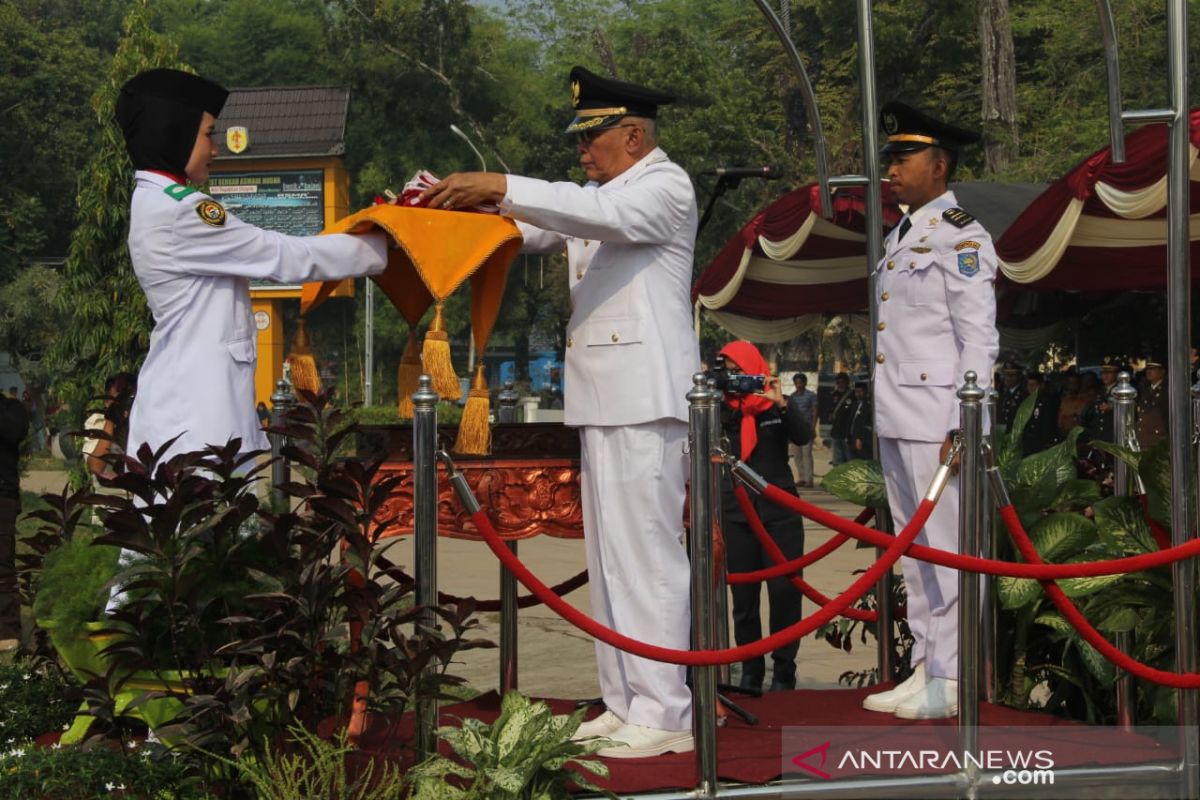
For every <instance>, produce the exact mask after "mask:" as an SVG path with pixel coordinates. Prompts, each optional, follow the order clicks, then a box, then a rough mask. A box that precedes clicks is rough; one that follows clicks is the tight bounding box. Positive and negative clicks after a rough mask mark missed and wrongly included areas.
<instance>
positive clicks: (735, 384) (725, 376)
mask: <svg viewBox="0 0 1200 800" xmlns="http://www.w3.org/2000/svg"><path fill="white" fill-rule="evenodd" d="M704 377H706V378H708V379H709V380H710V381H712V382H713V388H715V389H716V390H717V391H719V392H724V393H725V394H727V395H731V396H734V397H737V396H740V395H746V394H755V393H756V392H761V391H763V389H764V388H766V385H767V377H768V376H766V375H745V374H742V373H737V374H732V373H730V371H729V368H728V367H726V366H725V359H724V358H722V357H721V356H717V362H716V366H714V367H713V368H712V369H710V370H708V371H707V372H705V373H704Z"/></svg>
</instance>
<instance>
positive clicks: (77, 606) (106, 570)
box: [33, 511, 120, 638]
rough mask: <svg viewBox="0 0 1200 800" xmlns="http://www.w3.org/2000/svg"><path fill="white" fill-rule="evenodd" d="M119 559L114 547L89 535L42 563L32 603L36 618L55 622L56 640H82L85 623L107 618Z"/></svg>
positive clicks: (82, 535)
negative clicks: (100, 542) (60, 638)
mask: <svg viewBox="0 0 1200 800" xmlns="http://www.w3.org/2000/svg"><path fill="white" fill-rule="evenodd" d="M45 513H46V514H47V516H53V515H54V512H52V511H50V512H45ZM51 530H53V528H51ZM119 555H120V553H119V551H118V550H117V548H115V547H106V546H104V545H99V544H96V543H94V542H93V536H92V534H91V532H90V531H83V532H81V533H79V534H78V535H76V536H72V537H71V538H69V539H66V540H65V541H63V542H62V544H60V545H59V546H58V547H55V548H54V549H53V550H51V551H50V552H49V553H47V555H46V557H45V560H44V562H43V565H42V571H41V576H40V578H38V581H37V593H36V595H35V596H34V600H33V615H34V618H35V619H39V620H49V621H52V622H54V623H55V630H54V635H55V636H62V637H64V638H77V637H79V636H82V635H83V630H84V625H85V624H86V623H88V622H93V621H95V620H97V619H100V618H101V617H102V616H103V615H104V605H105V603H106V602H107V600H108V582H109V580H110V579H111V578H112V576H113V575H114V574H115V573H116V571H117V559H118V557H119Z"/></svg>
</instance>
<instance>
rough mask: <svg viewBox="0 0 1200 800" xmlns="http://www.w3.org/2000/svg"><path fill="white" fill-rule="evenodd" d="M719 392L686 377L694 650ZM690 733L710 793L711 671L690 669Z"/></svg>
mask: <svg viewBox="0 0 1200 800" xmlns="http://www.w3.org/2000/svg"><path fill="white" fill-rule="evenodd" d="M719 399H720V396H719V395H718V394H717V393H716V392H715V391H713V390H712V389H710V388H708V381H707V379H706V378H705V377H704V373H703V372H697V373H696V374H695V375H693V376H692V390H691V391H690V392H688V395H687V400H688V406H689V408H688V425H689V430H688V437H689V440H688V444H689V447H688V452H689V454H690V455H691V482H692V488H691V535H690V536H689V537H688V556H689V558H690V559H691V568H692V592H691V600H692V642H693V646H694V647H696V648H697V649H698V650H708V649H710V648H712V646H713V644H714V642H713V621H712V613H713V608H712V605H713V603H712V575H713V565H712V534H713V528H712V526H713V514H712V509H713V506H714V505H715V503H716V502H717V501H718V500H719V497H714V496H713V485H712V470H713V465H712V450H713V442H712V431H713V423H712V420H711V417H712V415H713V414H714V413H716V411H717V403H718V402H719ZM692 698H693V702H692V733H693V734H694V736H695V740H696V784H695V786H696V789H695V792H696V794H695V796H696V797H716V792H717V787H718V783H717V670H716V669H715V668H714V667H693V668H692Z"/></svg>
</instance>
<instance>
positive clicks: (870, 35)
mask: <svg viewBox="0 0 1200 800" xmlns="http://www.w3.org/2000/svg"><path fill="white" fill-rule="evenodd" d="M873 25H874V23H873V17H872V15H871V0H858V83H859V91H860V92H861V94H862V138H863V175H864V176H865V178H866V180H865V182H864V183H863V184H862V186H863V199H864V200H865V202H866V213H865V215H864V216H866V222H867V287H868V288H867V298H868V299H867V309H868V313H869V314H870V323H871V335H870V337H869V347H870V352H869V353H868V356H869V361H868V363H871V364H874V363H875V349H876V340H877V339H878V332H879V330H878V329H879V307H878V304H877V303H876V301H875V265H876V264H878V263H879V259H881V258H883V191H882V189H881V188H880V186H879V123H878V119H879V111H878V100H877V98H876V95H875V29H874V27H873ZM870 391H871V396H872V397H874V396H875V374H874V372H872V373H871V388H870ZM874 408H875V406H874V404H872V406H871V409H872V413H874ZM873 452H875V453H878V452H879V442H878V440H877V441H875V443H874V450H873ZM880 511H882V509H877V511H876V519H877V521H878V522H879V523H882V522H883V520H884V516H883V514H881V513H879V512H880ZM875 554H876V557H877V558H879V557H882V555H883V550H882V549H879V548H876V551H875ZM895 579H896V578H895V574H894V573H893V572H892V571H890V570H889V571H888V572H886V573H884V575H883V577H882V578H880V579H879V583H877V584H876V585H875V606H876V609H877V612H878V614H879V620H878V622H877V624H876V626H875V631H876V637H875V643H876V647H877V653H878V667H879V679H880V680H881V681H887V680H891V679H892V677H893V676H894V675H895V674H896V672H895V663H894V662H895V660H896V646H895V642H894V638H895V635H894V634H895V626H894V624H893V622H892V583H893V581H895Z"/></svg>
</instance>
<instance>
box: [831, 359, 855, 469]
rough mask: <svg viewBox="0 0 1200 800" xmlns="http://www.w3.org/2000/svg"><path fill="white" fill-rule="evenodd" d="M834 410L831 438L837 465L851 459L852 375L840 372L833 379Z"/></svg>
mask: <svg viewBox="0 0 1200 800" xmlns="http://www.w3.org/2000/svg"><path fill="white" fill-rule="evenodd" d="M830 399H832V400H833V410H832V411H830V412H829V438H830V439H831V440H832V447H833V460H832V461H831V462H830V463H831V464H833V465H834V466H835V467H836V466H837V465H838V464H841V463H843V462H846V461H849V460H850V417H851V416H853V414H854V392H853V391H851V390H850V376H849V375H847V374H846V373H844V372H839V373H838V374H837V377H836V378H834V379H833V393H832V394H831V395H830Z"/></svg>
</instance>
